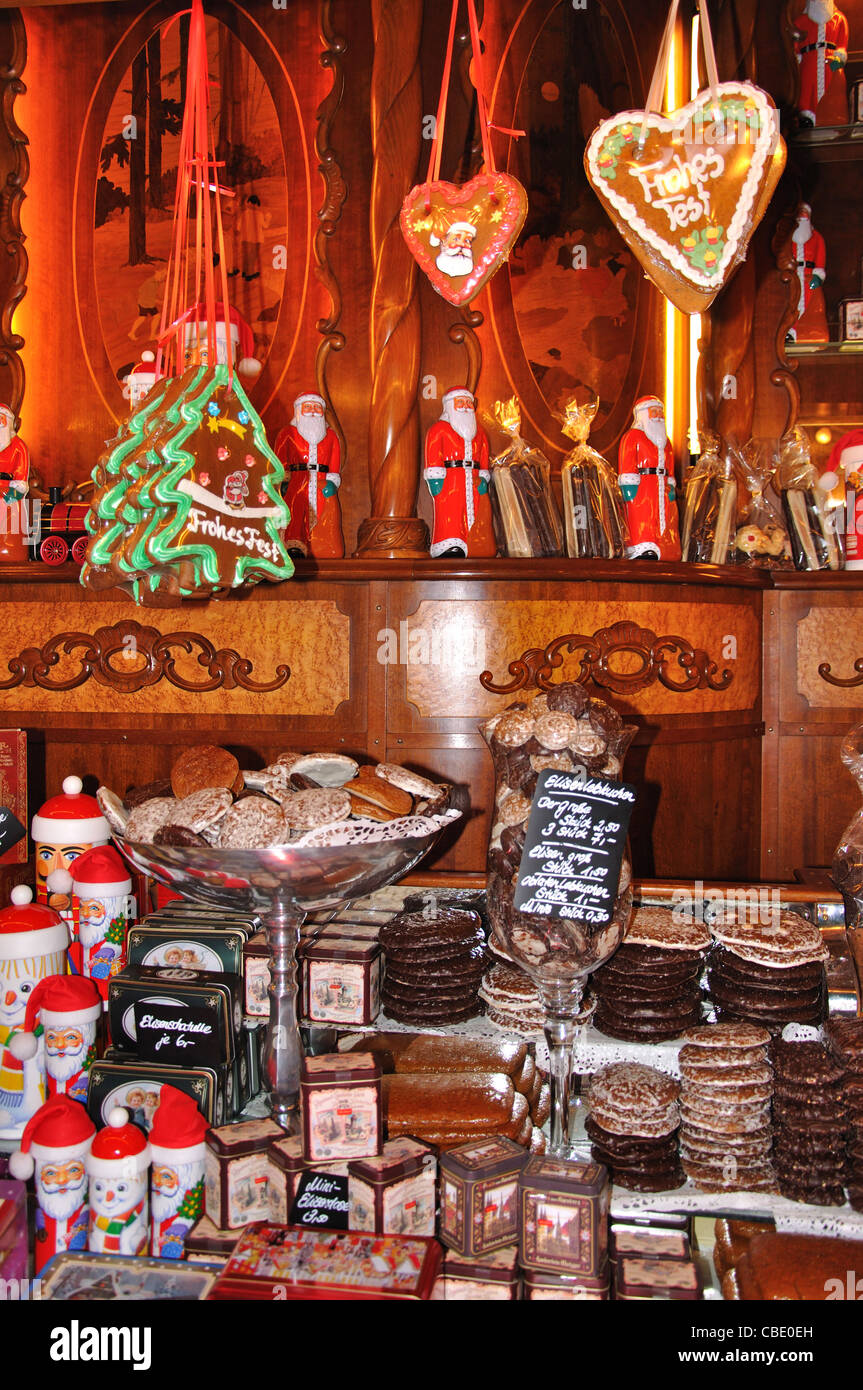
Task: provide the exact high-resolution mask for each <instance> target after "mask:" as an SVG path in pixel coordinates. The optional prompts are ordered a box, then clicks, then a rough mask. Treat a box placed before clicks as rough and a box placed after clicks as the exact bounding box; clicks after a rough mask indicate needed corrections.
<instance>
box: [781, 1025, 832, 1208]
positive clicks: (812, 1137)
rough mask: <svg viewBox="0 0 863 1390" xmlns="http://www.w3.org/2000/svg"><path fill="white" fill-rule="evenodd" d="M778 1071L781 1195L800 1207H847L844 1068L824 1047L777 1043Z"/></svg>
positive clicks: (808, 1043) (810, 1043) (818, 1044)
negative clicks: (802, 1205) (810, 1205)
mask: <svg viewBox="0 0 863 1390" xmlns="http://www.w3.org/2000/svg"><path fill="white" fill-rule="evenodd" d="M770 1052H771V1056H772V1058H773V1066H774V1068H775V1071H776V1088H775V1093H774V1098H773V1134H774V1150H773V1161H774V1163H775V1166H776V1172H777V1174H778V1177H779V1191H780V1192H781V1193H782V1195H783V1197H790V1198H791V1200H792V1201H794V1202H812V1203H813V1204H814V1205H816V1206H827V1207H841V1206H844V1204H845V1183H846V1181H847V1177H848V1162H847V1158H846V1153H845V1146H846V1143H847V1140H848V1138H849V1135H850V1132H851V1131H850V1127H849V1124H848V1107H847V1106H846V1104H845V1099H844V1085H843V1083H844V1080H845V1069H844V1066H843V1065H841V1064H840V1063H839V1062H837V1060H836V1057H835V1056H834V1055H831V1053H830V1051H829V1050H828V1048H827V1047H826V1046H825V1044H824V1043H822V1042H797V1041H793V1042H792V1041H788V1042H786V1041H784V1040H783V1039H779V1038H776V1039H774V1041H773V1043H772V1044H771V1049H770Z"/></svg>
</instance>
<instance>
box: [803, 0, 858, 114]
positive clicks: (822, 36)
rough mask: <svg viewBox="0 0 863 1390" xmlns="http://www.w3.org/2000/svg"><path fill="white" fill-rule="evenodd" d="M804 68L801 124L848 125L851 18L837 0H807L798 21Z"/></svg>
mask: <svg viewBox="0 0 863 1390" xmlns="http://www.w3.org/2000/svg"><path fill="white" fill-rule="evenodd" d="M794 29H795V34H794V51H795V53H796V55H797V63H798V65H799V68H800V103H799V104H800V124H801V126H804V127H811V126H814V125H821V126H825V125H846V124H847V122H848V92H847V87H846V82H845V64H846V63H847V62H848V21H847V19H846V18H845V16H844V14H842V13H841V11H840V10H837V8H836V6H835V5H834V4H833V0H807V4H806V5H805V7H804V9H803V13H802V14H800V15H798V16H797V18H796V19H795V21H794Z"/></svg>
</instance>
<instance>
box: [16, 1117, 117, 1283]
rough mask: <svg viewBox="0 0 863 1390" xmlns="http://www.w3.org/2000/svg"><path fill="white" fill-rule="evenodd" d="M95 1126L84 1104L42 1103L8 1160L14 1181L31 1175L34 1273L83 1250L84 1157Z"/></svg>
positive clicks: (84, 1235)
mask: <svg viewBox="0 0 863 1390" xmlns="http://www.w3.org/2000/svg"><path fill="white" fill-rule="evenodd" d="M95 1133H96V1126H95V1125H94V1124H93V1121H92V1120H91V1119H90V1116H89V1115H88V1114H87V1111H86V1110H85V1109H84V1106H83V1105H79V1103H78V1101H76V1100H72V1099H71V1097H70V1096H65V1095H57V1096H52V1098H51V1099H50V1100H48V1101H46V1102H45V1104H44V1105H43V1106H42V1107H41V1109H39V1110H37V1111H36V1114H35V1115H33V1116H32V1117H31V1119H30V1120H29V1121H28V1123H27V1126H26V1128H25V1130H24V1133H23V1135H22V1138H21V1150H20V1152H19V1153H14V1154H12V1156H11V1158H10V1159H9V1171H10V1173H11V1174H12V1176H13V1177H16V1178H18V1179H20V1180H21V1181H22V1182H26V1180H27V1179H28V1178H29V1177H30V1176H31V1175H32V1174H33V1173H34V1171H35V1187H36V1203H37V1207H38V1210H37V1213H36V1239H35V1243H34V1265H35V1272H36V1274H38V1273H39V1271H40V1270H41V1269H42V1268H43V1267H44V1266H45V1265H46V1264H47V1263H48V1261H49V1260H50V1259H52V1258H53V1257H54V1256H55V1255H59V1254H61V1253H62V1251H64V1250H86V1249H87V1226H88V1212H87V1170H86V1162H87V1155H88V1153H89V1151H90V1145H91V1144H92V1142H93V1136H94V1134H95Z"/></svg>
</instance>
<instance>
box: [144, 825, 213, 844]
mask: <svg viewBox="0 0 863 1390" xmlns="http://www.w3.org/2000/svg"><path fill="white" fill-rule="evenodd" d="M208 843H209V842H208V841H207V840H205V839H204V837H203V835H199V834H198V833H197V831H195V830H190V829H189V827H188V826H187V825H161V826H160V827H159V829H158V830H157V831H156V833H155V835H154V836H153V844H154V845H168V846H171V845H173V846H175V847H177V848H184V847H187V846H195V845H203V846H204V847H205V848H206V847H207V845H208Z"/></svg>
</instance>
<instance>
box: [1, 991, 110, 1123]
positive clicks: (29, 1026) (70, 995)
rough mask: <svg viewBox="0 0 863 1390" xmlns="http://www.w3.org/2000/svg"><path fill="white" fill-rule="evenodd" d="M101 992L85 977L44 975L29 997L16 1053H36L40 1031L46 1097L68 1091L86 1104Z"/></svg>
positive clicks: (99, 1015)
mask: <svg viewBox="0 0 863 1390" xmlns="http://www.w3.org/2000/svg"><path fill="white" fill-rule="evenodd" d="M101 1017H102V996H101V994H100V993H99V991H98V989H97V988H96V985H95V983H94V982H93V981H92V980H87V979H85V978H84V976H83V975H48V976H46V978H45V979H44V980H40V981H39V983H38V985H37V986H36V988H35V989H34V990H33V992H32V994H31V995H30V997H29V999H28V1000H27V1009H26V1012H25V1014H24V1026H23V1031H22V1032H21V1033H20V1034H18V1036H17V1038H16V1051H17V1052H18V1053H19V1055H20V1056H22V1057H24V1056H26V1055H27V1054H28V1053H29V1055H30V1056H35V1055H36V1052H37V1050H38V1035H39V1033H40V1032H41V1034H42V1042H43V1044H44V1048H45V1080H46V1086H47V1090H48V1098H49V1100H50V1098H51V1096H54V1095H67V1096H69V1097H70V1098H71V1099H72V1100H78V1101H80V1102H81V1104H82V1105H85V1104H86V1102H87V1083H88V1080H89V1071H90V1067H91V1066H92V1064H93V1062H94V1060H95V1057H96V1033H97V1030H98V1026H99V1019H100V1018H101Z"/></svg>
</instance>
